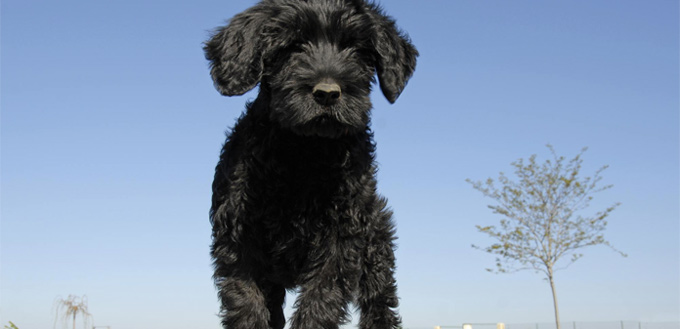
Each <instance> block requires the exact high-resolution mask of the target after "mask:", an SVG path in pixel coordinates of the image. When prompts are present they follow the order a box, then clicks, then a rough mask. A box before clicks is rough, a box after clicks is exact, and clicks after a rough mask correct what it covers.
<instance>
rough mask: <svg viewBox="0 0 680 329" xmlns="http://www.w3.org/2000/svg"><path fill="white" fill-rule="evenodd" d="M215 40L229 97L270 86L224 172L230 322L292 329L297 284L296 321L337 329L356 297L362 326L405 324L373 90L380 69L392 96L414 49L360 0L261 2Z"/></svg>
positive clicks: (215, 251) (218, 210) (222, 215)
mask: <svg viewBox="0 0 680 329" xmlns="http://www.w3.org/2000/svg"><path fill="white" fill-rule="evenodd" d="M204 49H205V53H206V58H207V59H208V60H209V61H210V64H211V74H212V78H213V80H214V82H215V86H216V88H217V89H218V90H219V91H220V92H221V93H222V94H223V95H227V96H231V95H240V94H243V93H245V92H246V91H248V90H250V89H252V88H254V87H255V86H256V85H257V84H258V83H259V84H260V91H259V95H258V97H257V99H256V100H255V101H254V102H252V103H250V104H248V105H247V110H246V111H245V113H244V114H243V115H242V116H241V118H239V119H238V121H237V123H236V125H235V126H234V128H233V129H232V131H231V133H230V134H229V136H228V137H227V141H226V143H225V144H224V147H223V149H222V153H221V155H220V161H219V163H218V164H217V168H216V170H215V180H214V182H213V199H212V208H211V211H210V218H211V222H212V225H213V245H212V256H213V259H214V265H215V275H214V278H215V282H216V285H217V287H218V289H219V297H220V300H221V302H222V311H223V312H222V318H223V321H222V323H223V325H224V327H225V328H229V329H245V328H248V329H252V328H255V329H266V328H274V329H281V328H283V327H284V324H285V319H284V316H283V310H282V305H283V302H284V298H285V291H286V289H295V288H299V296H298V299H297V301H296V303H295V307H296V312H295V314H294V315H293V317H292V319H291V328H294V329H298V328H300V329H301V328H306V329H307V328H337V327H338V326H339V324H341V323H343V322H345V321H346V317H347V314H348V305H349V303H350V302H354V303H355V304H356V305H357V306H358V307H359V309H360V310H361V320H360V327H361V328H363V329H368V328H391V329H392V328H397V327H398V326H399V323H400V318H399V316H398V315H397V313H396V310H395V308H396V307H397V304H398V300H397V296H396V282H395V280H394V266H395V265H394V247H395V246H394V239H395V237H394V226H393V223H392V220H391V212H390V211H389V210H388V209H387V208H386V201H385V199H383V198H382V197H380V196H379V195H378V194H377V192H376V180H375V173H376V166H375V164H374V151H375V148H374V144H373V142H372V133H371V130H370V128H369V114H370V109H371V102H370V98H369V94H370V91H371V84H372V82H374V75H375V74H376V73H377V76H378V80H379V83H380V88H381V90H382V92H383V94H384V95H385V97H386V98H387V99H388V100H389V101H390V102H394V101H395V100H396V99H397V97H398V96H399V94H400V93H401V91H402V90H403V88H404V86H405V85H406V82H407V81H408V79H409V78H410V77H411V74H412V73H413V70H414V69H415V64H416V57H417V55H418V53H417V51H416V49H415V48H414V47H413V45H411V43H410V41H409V39H408V38H407V37H406V36H405V35H404V34H402V33H401V32H399V30H398V29H397V28H396V27H395V24H394V21H393V20H392V19H390V18H389V17H387V16H385V15H384V14H383V13H382V11H381V10H380V9H379V8H378V7H377V6H376V5H374V4H371V3H367V2H365V1H363V0H316V1H313V0H308V1H303V0H297V1H296V0H264V1H261V2H259V3H258V4H257V5H255V6H254V7H252V8H250V9H248V10H246V11H245V12H243V13H241V14H238V15H236V16H235V17H234V18H233V19H232V20H231V21H230V22H229V24H228V25H227V26H225V27H222V28H220V29H218V31H217V32H216V33H215V35H214V36H213V37H212V38H211V39H210V40H209V41H208V42H206V45H205V48H204ZM319 86H321V87H319ZM324 86H326V87H324ZM328 86H331V87H328ZM324 88H325V89H324ZM329 88H330V89H329ZM319 90H321V92H320V93H319Z"/></svg>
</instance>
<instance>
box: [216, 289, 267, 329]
mask: <svg viewBox="0 0 680 329" xmlns="http://www.w3.org/2000/svg"><path fill="white" fill-rule="evenodd" d="M217 286H218V288H219V290H220V292H219V295H220V300H221V301H222V313H221V316H222V326H223V327H224V328H225V329H269V318H270V314H269V310H268V309H267V303H266V299H265V296H264V294H263V292H262V291H261V290H260V287H258V285H257V284H256V283H255V281H254V280H252V279H245V278H239V277H235V276H233V277H224V278H220V279H219V281H218V282H217Z"/></svg>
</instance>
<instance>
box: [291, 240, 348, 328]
mask: <svg viewBox="0 0 680 329" xmlns="http://www.w3.org/2000/svg"><path fill="white" fill-rule="evenodd" d="M339 240H341V239H340V238H335V237H330V238H327V239H324V241H323V243H318V244H317V247H318V248H316V249H315V250H314V251H313V252H312V257H310V258H311V259H310V260H309V263H308V264H309V265H308V267H307V271H306V274H305V276H304V278H303V280H304V281H303V283H302V284H301V285H300V293H299V295H298V298H297V301H296V302H295V307H296V311H295V314H294V315H293V318H292V321H291V329H320V328H323V329H332V328H338V327H339V325H340V324H343V323H345V322H346V321H347V314H348V306H349V303H350V302H351V301H352V291H353V290H354V286H355V285H356V282H357V279H358V275H359V255H358V253H356V252H355V251H356V249H357V248H356V247H353V246H350V244H353V243H355V242H352V241H350V240H347V239H344V240H341V241H339Z"/></svg>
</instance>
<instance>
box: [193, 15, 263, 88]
mask: <svg viewBox="0 0 680 329" xmlns="http://www.w3.org/2000/svg"><path fill="white" fill-rule="evenodd" d="M268 17H269V15H268V14H267V13H266V10H265V9H264V8H262V6H260V5H257V6H254V7H252V8H250V9H248V10H246V11H244V12H242V13H240V14H238V15H236V16H234V18H232V19H231V21H230V22H229V24H228V25H227V26H224V27H222V28H219V29H218V30H217V32H216V33H215V34H214V35H213V36H212V38H211V39H210V40H209V41H207V42H206V43H205V46H204V47H203V50H204V51H205V58H206V59H207V60H209V61H210V74H211V75H212V79H213V82H214V83H215V88H217V90H218V91H219V92H220V93H221V94H222V95H225V96H233V95H242V94H244V93H245V92H247V91H249V90H251V89H253V88H255V86H256V85H257V84H258V83H259V82H260V79H261V77H262V69H263V63H262V56H263V52H264V51H265V45H264V43H265V41H264V40H263V38H262V36H261V32H262V30H263V25H264V23H265V22H266V21H267V19H268Z"/></svg>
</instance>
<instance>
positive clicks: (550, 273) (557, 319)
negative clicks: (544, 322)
mask: <svg viewBox="0 0 680 329" xmlns="http://www.w3.org/2000/svg"><path fill="white" fill-rule="evenodd" d="M548 280H549V281H550V289H551V290H552V296H553V305H554V306H555V325H556V326H557V327H556V328H557V329H560V310H559V308H558V307H557V293H556V292H555V281H553V271H552V266H550V267H548Z"/></svg>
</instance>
